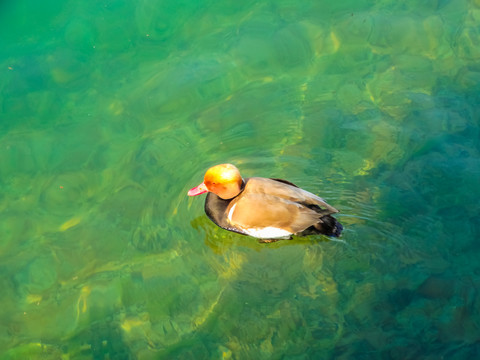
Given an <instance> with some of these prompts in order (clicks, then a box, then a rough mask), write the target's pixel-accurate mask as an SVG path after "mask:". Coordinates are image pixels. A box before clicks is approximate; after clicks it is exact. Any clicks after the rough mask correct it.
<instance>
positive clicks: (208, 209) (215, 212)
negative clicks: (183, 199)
mask: <svg viewBox="0 0 480 360" xmlns="http://www.w3.org/2000/svg"><path fill="white" fill-rule="evenodd" d="M230 201H232V199H230V200H224V199H222V198H220V197H218V196H217V195H215V194H214V193H211V192H209V193H208V194H207V198H206V199H205V213H206V214H207V216H208V217H209V219H210V220H212V221H213V222H214V223H215V224H217V225H218V226H220V227H221V228H223V229H225V230H229V231H234V232H237V233H240V234H242V232H241V230H239V229H236V228H234V227H232V226H231V225H230V224H229V223H228V220H227V216H228V214H227V207H228V205H229V204H230Z"/></svg>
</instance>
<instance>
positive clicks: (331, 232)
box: [312, 215, 343, 237]
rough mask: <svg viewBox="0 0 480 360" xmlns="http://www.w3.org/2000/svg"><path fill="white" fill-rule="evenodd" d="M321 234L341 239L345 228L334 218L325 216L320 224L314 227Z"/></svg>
mask: <svg viewBox="0 0 480 360" xmlns="http://www.w3.org/2000/svg"><path fill="white" fill-rule="evenodd" d="M312 227H313V228H315V230H316V232H317V233H319V234H323V235H327V236H335V237H339V236H340V234H341V233H342V230H343V226H342V224H340V223H339V222H338V221H337V219H335V218H334V217H333V216H330V215H325V216H322V217H321V218H320V222H318V223H317V224H315V225H313V226H312Z"/></svg>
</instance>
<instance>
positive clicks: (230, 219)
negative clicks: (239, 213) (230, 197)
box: [227, 204, 237, 223]
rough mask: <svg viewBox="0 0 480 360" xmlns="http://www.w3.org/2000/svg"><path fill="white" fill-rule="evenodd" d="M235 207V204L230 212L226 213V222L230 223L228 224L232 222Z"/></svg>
mask: <svg viewBox="0 0 480 360" xmlns="http://www.w3.org/2000/svg"><path fill="white" fill-rule="evenodd" d="M235 206H237V204H235V205H233V206H232V208H231V209H230V211H229V212H228V217H227V218H228V221H230V223H231V222H232V215H233V210H235Z"/></svg>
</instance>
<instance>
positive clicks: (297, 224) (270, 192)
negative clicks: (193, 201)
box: [188, 164, 343, 242]
mask: <svg viewBox="0 0 480 360" xmlns="http://www.w3.org/2000/svg"><path fill="white" fill-rule="evenodd" d="M205 193H207V196H206V199H205V213H206V215H207V216H208V218H209V219H210V220H211V221H212V222H214V223H215V224H216V225H217V226H219V227H221V228H223V229H225V230H228V231H232V232H236V233H239V234H243V235H249V236H251V237H254V238H257V239H259V240H260V241H261V242H273V241H277V240H281V239H291V238H292V235H296V236H307V235H314V234H322V235H327V236H330V237H339V236H340V234H341V232H342V230H343V226H342V225H341V224H340V223H339V222H338V220H337V219H335V218H334V217H333V216H332V214H335V213H338V212H339V211H338V210H337V209H335V208H334V207H333V206H331V205H329V204H327V203H326V202H325V200H323V199H322V198H320V197H319V196H317V195H314V194H312V193H310V192H308V191H306V190H303V189H301V188H299V187H298V186H297V185H295V184H293V183H291V182H289V181H287V180H283V179H276V178H263V177H250V178H243V177H242V176H241V174H240V171H239V170H238V169H237V167H236V166H235V165H232V164H220V165H215V166H213V167H211V168H209V169H208V170H207V172H206V173H205V176H204V178H203V182H202V183H201V184H200V185H198V186H196V187H194V188H192V189H190V190H189V191H188V196H197V195H200V194H205Z"/></svg>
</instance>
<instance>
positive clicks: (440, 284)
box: [417, 275, 455, 300]
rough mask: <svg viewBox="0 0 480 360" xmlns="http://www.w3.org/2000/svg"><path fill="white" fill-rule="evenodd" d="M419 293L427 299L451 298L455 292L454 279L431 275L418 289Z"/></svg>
mask: <svg viewBox="0 0 480 360" xmlns="http://www.w3.org/2000/svg"><path fill="white" fill-rule="evenodd" d="M417 293H418V294H420V295H421V296H423V297H425V298H427V299H445V300H448V299H450V298H451V297H452V296H453V294H454V293H455V283H454V281H453V279H447V278H444V277H440V276H436V275H435V276H430V277H429V278H428V279H427V280H425V281H424V282H423V283H422V284H421V285H420V286H419V287H418V289H417Z"/></svg>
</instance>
